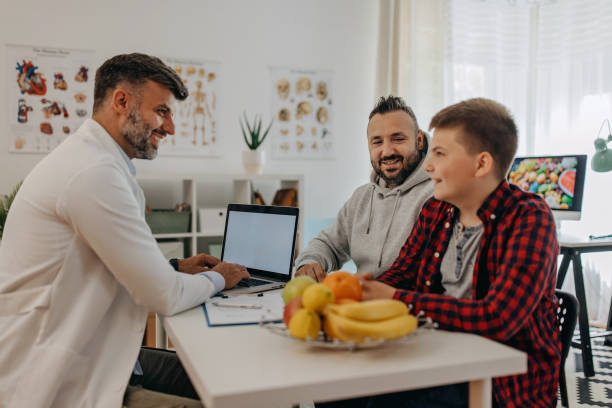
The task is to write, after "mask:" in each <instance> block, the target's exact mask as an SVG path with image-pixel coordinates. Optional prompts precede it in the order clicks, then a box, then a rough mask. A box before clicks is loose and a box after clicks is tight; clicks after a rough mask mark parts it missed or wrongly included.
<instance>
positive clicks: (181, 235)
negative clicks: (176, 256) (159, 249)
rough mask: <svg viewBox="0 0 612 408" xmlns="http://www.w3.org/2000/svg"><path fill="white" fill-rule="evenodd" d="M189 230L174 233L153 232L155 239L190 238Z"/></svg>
mask: <svg viewBox="0 0 612 408" xmlns="http://www.w3.org/2000/svg"><path fill="white" fill-rule="evenodd" d="M191 236H192V234H191V233H190V232H177V233H176V234H153V237H154V238H155V239H171V238H191Z"/></svg>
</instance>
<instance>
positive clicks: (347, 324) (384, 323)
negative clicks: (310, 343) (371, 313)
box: [324, 312, 417, 343]
mask: <svg viewBox="0 0 612 408" xmlns="http://www.w3.org/2000/svg"><path fill="white" fill-rule="evenodd" d="M416 327H417V319H416V318H415V317H414V316H412V315H410V314H403V315H401V316H396V317H393V318H391V319H387V320H381V321H374V322H364V321H360V320H354V319H350V318H347V317H344V316H341V315H339V314H337V313H334V312H329V313H327V315H326V316H325V323H324V329H325V332H326V333H327V335H328V336H329V337H331V338H335V339H338V340H341V341H354V342H356V343H363V341H364V340H365V339H366V338H370V339H387V340H391V339H397V338H399V337H402V336H405V335H407V334H408V333H410V332H412V331H413V330H414V329H416Z"/></svg>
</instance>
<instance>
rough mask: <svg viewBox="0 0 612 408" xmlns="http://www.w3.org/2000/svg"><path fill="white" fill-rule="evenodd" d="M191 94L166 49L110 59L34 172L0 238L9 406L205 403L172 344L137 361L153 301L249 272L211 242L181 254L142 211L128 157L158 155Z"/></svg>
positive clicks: (206, 292)
mask: <svg viewBox="0 0 612 408" xmlns="http://www.w3.org/2000/svg"><path fill="white" fill-rule="evenodd" d="M187 95H188V92H187V89H186V88H185V86H184V84H183V83H182V81H181V79H180V77H179V76H178V75H177V74H176V73H175V72H174V71H173V70H172V69H171V68H169V67H168V66H166V65H165V64H164V63H163V62H162V61H161V60H159V59H158V58H155V57H151V56H148V55H144V54H127V55H118V56H115V57H113V58H111V59H109V60H107V61H106V62H105V63H104V64H103V65H102V66H101V67H100V68H99V69H98V70H97V72H96V79H95V90H94V106H93V118H92V119H88V120H87V121H85V123H84V124H83V125H82V126H81V127H80V128H79V129H78V130H77V131H76V133H74V134H73V135H71V136H70V137H68V138H67V139H66V140H65V141H64V142H63V143H62V144H61V145H60V146H58V147H57V148H56V149H55V150H54V151H53V152H51V154H49V155H48V156H47V157H45V158H44V159H43V160H42V161H41V162H40V163H38V165H36V166H35V167H34V169H33V170H32V171H31V172H30V174H29V175H28V176H27V177H26V179H25V181H24V183H23V185H22V187H21V189H20V191H19V193H18V194H17V197H16V198H15V200H14V202H13V205H12V207H11V212H10V213H9V216H8V219H7V222H6V227H5V230H4V235H3V240H2V245H1V246H0V305H2V306H1V307H0V378H2V381H0V406H10V407H13V406H15V407H17V406H19V407H86V406H87V407H121V406H123V405H125V406H127V407H144V406H156V407H170V406H172V407H174V406H187V407H201V404H200V402H199V401H198V400H195V399H188V398H182V397H178V396H176V395H180V396H187V397H192V398H197V395H196V394H195V392H194V391H193V387H192V386H191V383H190V382H189V379H188V378H187V376H186V375H185V372H184V370H183V368H182V366H181V364H180V362H179V361H178V359H177V357H176V355H175V354H174V353H171V352H167V351H165V350H163V351H162V350H145V349H143V351H141V352H140V358H139V359H140V363H137V358H138V356H139V351H140V350H141V349H140V345H141V342H142V338H143V333H144V329H145V324H146V320H147V314H148V312H154V313H158V314H161V315H172V314H175V313H179V312H182V311H184V310H186V309H189V308H192V307H195V306H199V305H200V304H201V303H203V302H204V301H205V300H207V299H208V298H209V297H211V296H212V295H214V294H215V293H217V292H219V291H220V290H222V289H228V288H230V287H232V286H234V285H235V284H236V283H238V282H239V281H240V280H241V279H243V278H248V277H249V274H248V272H247V270H246V268H245V267H244V266H241V265H236V264H228V263H224V262H220V261H219V260H218V259H216V258H214V257H212V256H209V255H206V254H200V255H196V256H193V257H191V258H187V259H183V260H173V261H174V262H172V265H170V264H169V263H168V262H167V261H166V259H165V258H164V256H163V254H162V253H161V251H160V250H159V247H158V246H157V242H156V241H155V239H154V237H153V235H152V233H151V230H150V229H149V227H148V226H147V224H146V222H145V219H144V207H145V202H144V194H143V192H142V190H141V188H140V187H139V185H138V183H137V181H136V178H135V173H136V170H135V168H134V165H133V164H132V162H131V160H132V159H149V160H150V159H153V158H154V157H155V156H156V155H157V149H158V147H159V144H160V142H161V140H162V139H163V138H164V137H166V135H167V134H173V133H174V122H173V119H172V117H173V106H174V102H175V100H176V99H178V100H184V99H185V98H186V97H187ZM135 366H136V367H135ZM132 373H133V374H134V375H132ZM128 381H129V382H130V383H131V384H132V385H133V386H130V387H128ZM143 387H144V388H143ZM126 388H127V392H126ZM151 390H153V391H151ZM155 391H156V392H155ZM169 394H174V395H169Z"/></svg>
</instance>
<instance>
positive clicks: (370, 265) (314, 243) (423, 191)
mask: <svg viewBox="0 0 612 408" xmlns="http://www.w3.org/2000/svg"><path fill="white" fill-rule="evenodd" d="M424 161H425V159H423V160H421V163H420V164H419V166H418V167H417V168H416V169H415V170H414V171H413V172H412V174H411V175H410V176H408V178H406V180H405V181H404V183H402V184H401V185H399V186H397V187H395V188H393V189H388V188H386V187H383V186H384V185H385V182H384V181H383V180H380V179H379V177H378V176H377V175H376V173H375V172H374V171H372V174H371V176H370V182H369V183H368V184H365V185H363V186H360V187H358V188H357V189H356V190H355V191H354V192H353V195H352V196H351V198H349V200H348V201H347V202H346V203H345V204H344V206H343V207H342V209H341V210H340V212H338V216H337V217H336V220H335V221H334V223H333V224H332V225H330V226H329V227H327V228H325V229H323V230H321V232H320V233H319V235H318V236H317V237H316V238H313V239H312V240H311V241H310V242H309V243H308V246H307V247H306V248H305V249H304V250H303V251H302V252H301V253H300V255H299V256H298V257H297V259H296V261H295V269H296V270H297V269H298V268H299V267H300V266H302V265H304V264H307V263H313V262H317V263H319V264H320V265H321V266H322V267H323V270H325V271H326V272H330V271H334V270H337V269H339V268H340V267H342V265H344V263H345V262H346V261H348V260H349V259H352V260H353V261H354V262H355V265H357V272H359V273H362V272H371V273H373V274H374V276H378V275H380V274H381V273H383V272H384V271H386V270H387V269H389V268H390V267H391V265H393V261H395V259H396V258H397V257H398V255H399V252H400V249H401V248H402V246H403V245H404V243H405V242H406V240H407V239H408V236H409V235H410V232H411V231H412V227H413V226H414V223H415V222H416V219H417V217H418V215H419V213H420V212H421V208H422V207H423V204H424V203H425V201H427V199H428V198H430V197H431V196H432V194H433V183H432V182H431V180H430V178H429V175H428V174H427V172H426V171H425V169H424V168H423V163H424Z"/></svg>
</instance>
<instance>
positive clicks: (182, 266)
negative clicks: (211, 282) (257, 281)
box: [178, 254, 251, 289]
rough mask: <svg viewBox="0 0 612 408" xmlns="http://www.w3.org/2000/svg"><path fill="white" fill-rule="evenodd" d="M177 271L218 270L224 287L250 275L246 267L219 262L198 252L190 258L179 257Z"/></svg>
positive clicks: (230, 285)
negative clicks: (223, 281)
mask: <svg viewBox="0 0 612 408" xmlns="http://www.w3.org/2000/svg"><path fill="white" fill-rule="evenodd" d="M178 266H179V272H184V273H188V274H191V275H193V274H196V273H200V272H206V271H215V272H219V273H220V274H221V276H223V279H225V289H229V288H232V287H234V286H236V284H237V283H238V282H240V281H241V280H242V279H250V278H251V275H249V272H248V271H247V269H246V267H244V266H242V265H238V264H233V263H227V262H221V261H220V260H219V259H218V258H215V257H214V256H212V255H208V254H198V255H194V256H192V257H191V258H185V259H179V261H178Z"/></svg>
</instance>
